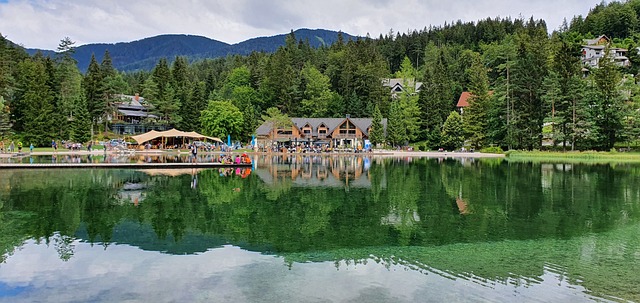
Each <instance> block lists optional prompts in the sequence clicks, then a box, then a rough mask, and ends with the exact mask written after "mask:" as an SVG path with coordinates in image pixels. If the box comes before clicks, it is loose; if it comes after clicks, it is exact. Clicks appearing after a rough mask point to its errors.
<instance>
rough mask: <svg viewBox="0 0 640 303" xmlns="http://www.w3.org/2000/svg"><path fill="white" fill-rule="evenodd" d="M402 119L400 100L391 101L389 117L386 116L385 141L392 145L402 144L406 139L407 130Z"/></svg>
mask: <svg viewBox="0 0 640 303" xmlns="http://www.w3.org/2000/svg"><path fill="white" fill-rule="evenodd" d="M403 120H404V114H403V112H402V106H401V105H400V101H393V102H391V108H390V109H389V118H387V141H389V143H390V144H391V145H392V146H394V147H395V146H399V145H401V144H404V142H405V141H406V140H407V130H406V128H405V125H404V121H403Z"/></svg>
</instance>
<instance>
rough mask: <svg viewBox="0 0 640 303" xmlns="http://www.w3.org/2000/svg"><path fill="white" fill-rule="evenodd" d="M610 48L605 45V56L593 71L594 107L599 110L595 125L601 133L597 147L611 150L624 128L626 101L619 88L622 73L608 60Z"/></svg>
mask: <svg viewBox="0 0 640 303" xmlns="http://www.w3.org/2000/svg"><path fill="white" fill-rule="evenodd" d="M609 54H610V48H609V47H608V46H607V47H605V51H604V56H603V58H602V59H601V60H599V62H598V68H597V69H595V70H594V71H593V80H594V82H595V90H596V93H597V95H596V96H597V100H596V103H595V104H594V109H595V110H596V111H597V114H596V115H595V116H594V117H595V126H596V128H597V129H598V134H599V135H600V136H599V138H598V139H597V143H596V148H597V149H599V150H609V149H611V148H613V145H614V144H615V142H616V139H617V138H618V136H619V134H620V131H621V130H622V129H623V119H624V117H625V112H624V102H623V98H622V96H621V95H620V92H619V90H618V84H619V83H620V80H621V75H620V72H619V71H618V69H617V68H616V66H615V63H614V62H613V60H608V59H606V58H610V57H609Z"/></svg>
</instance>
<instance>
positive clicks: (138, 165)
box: [0, 162, 251, 169]
mask: <svg viewBox="0 0 640 303" xmlns="http://www.w3.org/2000/svg"><path fill="white" fill-rule="evenodd" d="M227 167H251V164H222V163H209V162H202V163H33V164H29V163H0V169H49V168H55V169H62V168H76V169H78V168H100V169H102V168H119V169H141V168H151V169H153V168H163V169H167V168H227Z"/></svg>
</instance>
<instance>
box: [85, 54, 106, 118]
mask: <svg viewBox="0 0 640 303" xmlns="http://www.w3.org/2000/svg"><path fill="white" fill-rule="evenodd" d="M83 86H84V90H85V97H86V101H87V110H88V111H89V118H91V120H92V121H93V122H98V121H99V120H100V119H101V118H103V114H104V112H105V110H106V108H107V104H106V103H105V100H104V77H103V76H102V71H101V69H100V65H98V61H96V57H95V56H94V55H93V54H92V55H91V61H90V62H89V68H88V69H87V73H86V74H85V76H84V82H83Z"/></svg>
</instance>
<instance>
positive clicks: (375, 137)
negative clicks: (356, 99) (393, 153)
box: [369, 106, 385, 146]
mask: <svg viewBox="0 0 640 303" xmlns="http://www.w3.org/2000/svg"><path fill="white" fill-rule="evenodd" d="M369 140H371V143H372V144H373V145H374V146H377V145H379V144H384V142H385V138H384V126H383V125H382V113H381V112H380V108H378V106H376V107H375V108H374V109H373V119H372V121H371V130H370V131H369Z"/></svg>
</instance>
